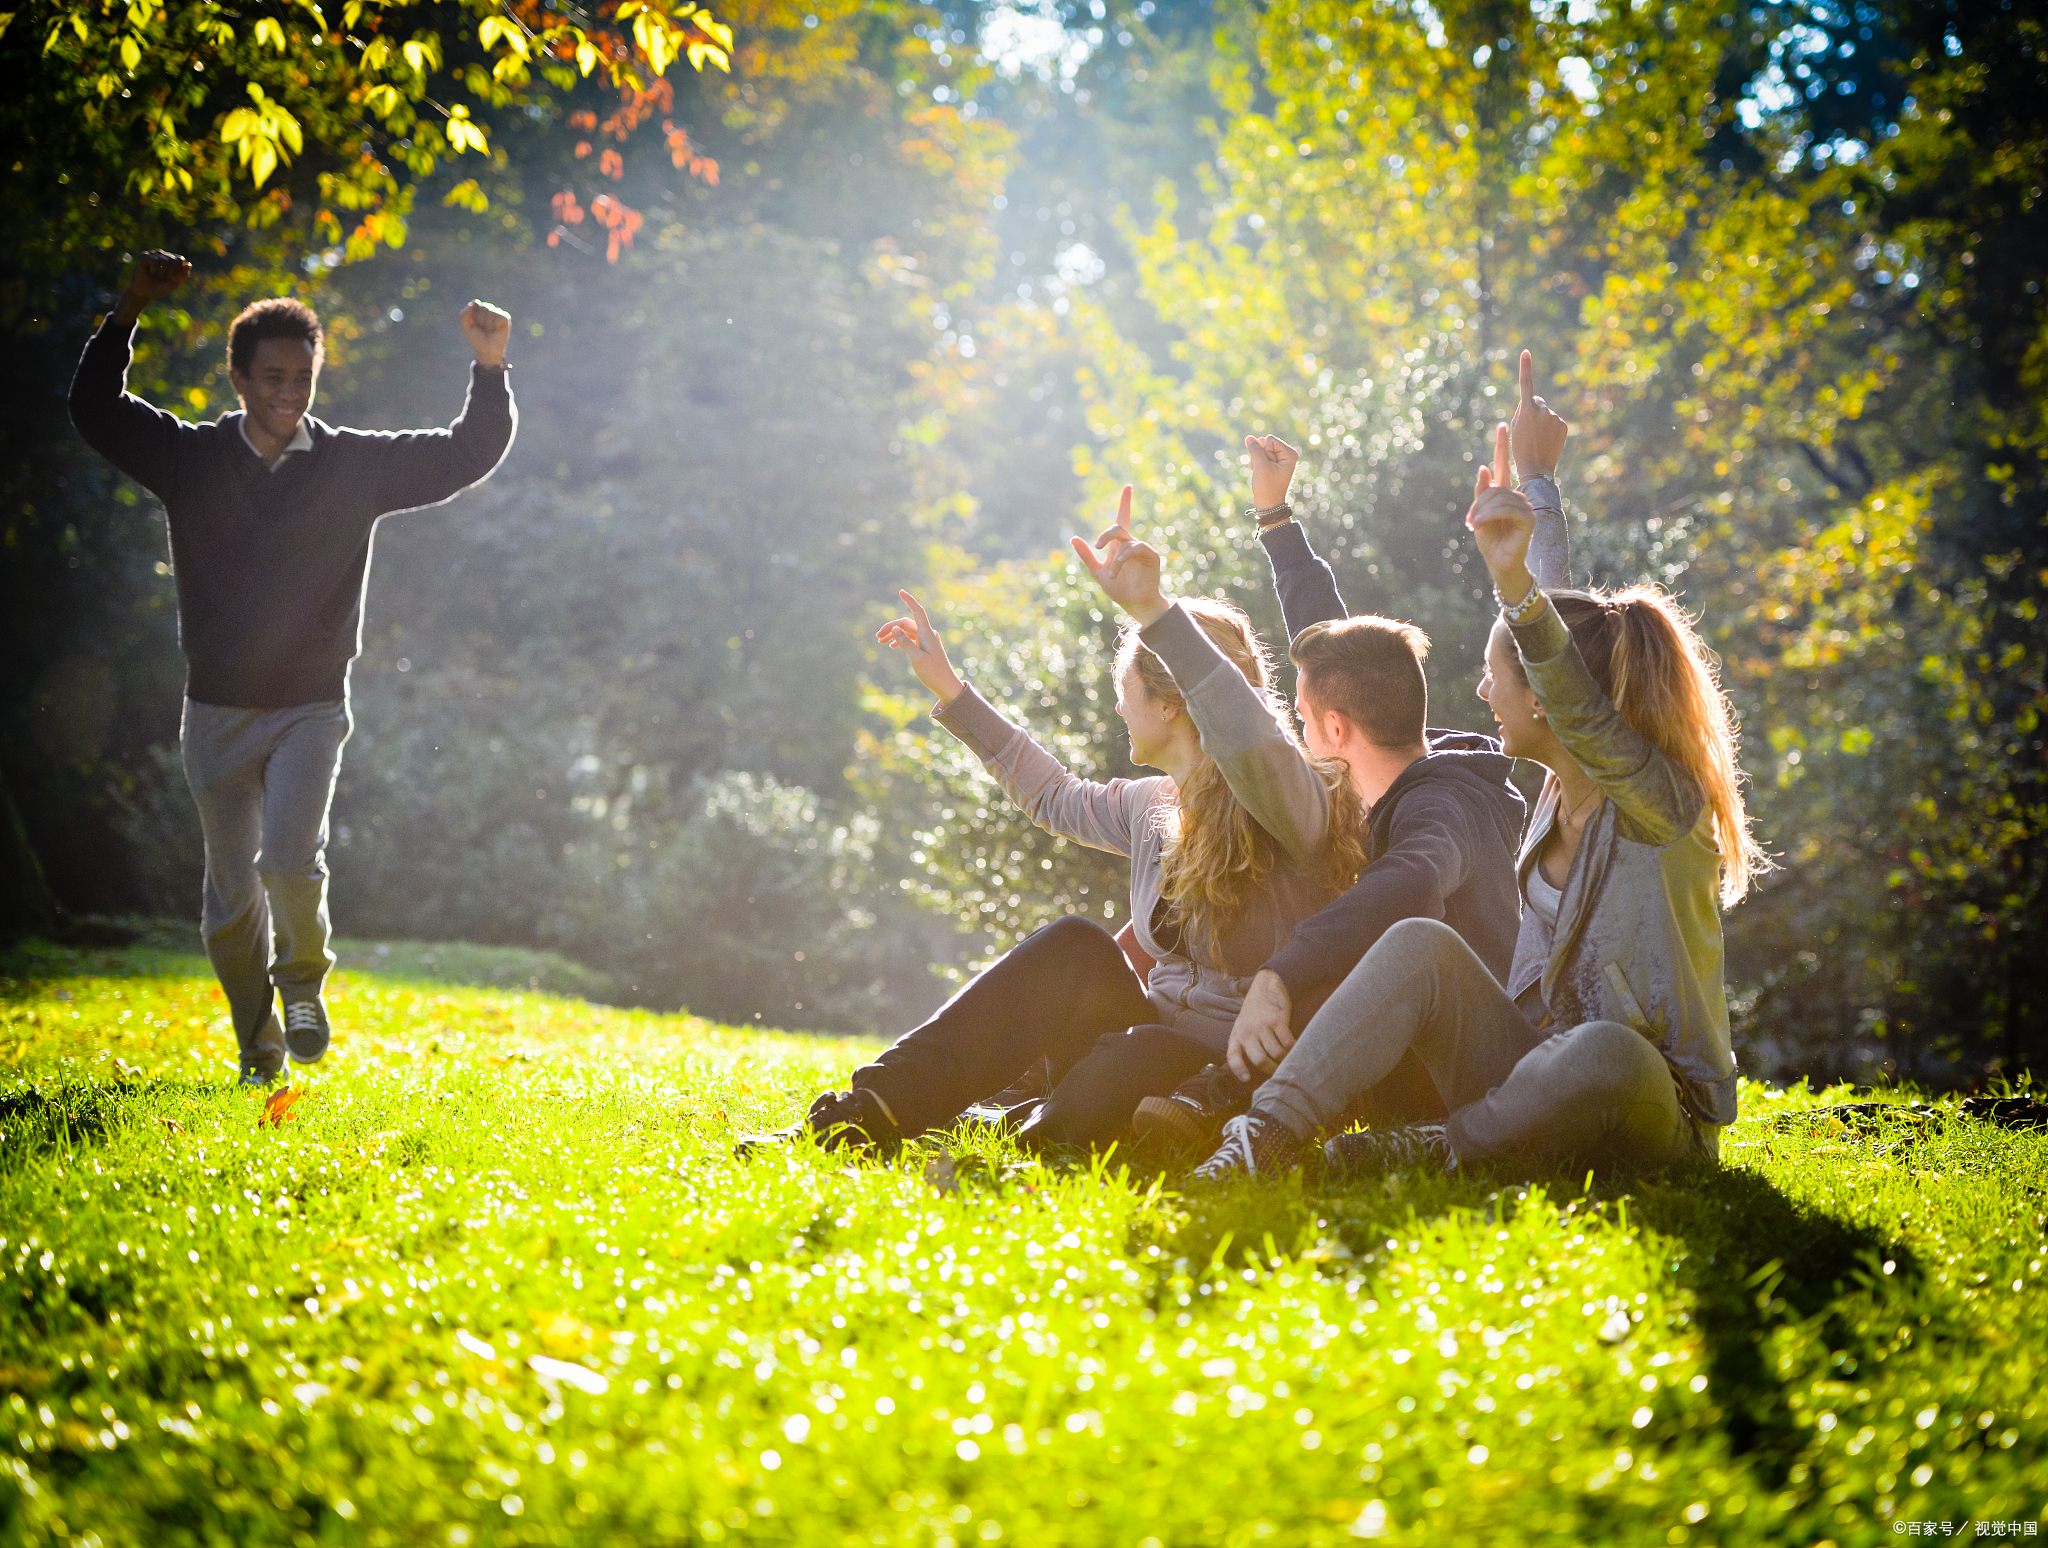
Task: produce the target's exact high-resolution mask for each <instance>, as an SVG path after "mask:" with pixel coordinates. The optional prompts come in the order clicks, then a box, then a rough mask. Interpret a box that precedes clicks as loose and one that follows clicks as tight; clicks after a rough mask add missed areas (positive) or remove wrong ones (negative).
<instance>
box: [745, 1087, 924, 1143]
mask: <svg viewBox="0 0 2048 1548" xmlns="http://www.w3.org/2000/svg"><path fill="white" fill-rule="evenodd" d="M806 1136H808V1137H809V1138H810V1139H812V1140H813V1141H815V1142H816V1143H817V1145H818V1148H819V1149H821V1150H865V1151H882V1152H889V1151H893V1150H894V1149H895V1148H896V1147H897V1145H899V1144H900V1143H902V1140H903V1135H902V1132H901V1131H900V1130H899V1129H897V1127H896V1121H895V1119H893V1118H891V1117H890V1116H889V1109H888V1108H887V1107H886V1106H884V1105H883V1103H882V1099H881V1098H880V1097H878V1096H876V1095H875V1094H874V1092H872V1091H869V1090H868V1089H867V1088H866V1087H864V1086H855V1087H854V1088H853V1089H852V1090H851V1091H827V1092H826V1093H824V1094H823V1095H822V1096H820V1097H819V1098H818V1099H817V1100H816V1101H814V1102H812V1103H811V1106H810V1111H808V1112H807V1113H805V1114H804V1115H803V1117H802V1118H801V1119H799V1120H798V1121H797V1122H795V1123H793V1124H791V1125H790V1126H789V1127H788V1128H786V1129H776V1130H774V1131H773V1132H771V1133H768V1134H749V1135H747V1136H746V1137H745V1138H743V1139H742V1140H740V1142H739V1143H738V1144H736V1145H734V1146H733V1154H734V1155H736V1156H740V1157H742V1158H744V1157H746V1156H748V1155H751V1154H752V1153H753V1152H754V1151H756V1150H758V1149H760V1148H761V1147H763V1146H765V1145H791V1144H794V1143H795V1142H796V1141H798V1140H800V1139H803V1138H805V1137H806Z"/></svg>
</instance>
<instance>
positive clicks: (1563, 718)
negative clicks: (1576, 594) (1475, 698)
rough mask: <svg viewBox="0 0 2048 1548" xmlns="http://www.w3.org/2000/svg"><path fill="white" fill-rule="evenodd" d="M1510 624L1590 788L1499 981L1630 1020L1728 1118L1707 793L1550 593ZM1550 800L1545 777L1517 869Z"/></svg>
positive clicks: (1717, 868)
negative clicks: (1548, 918)
mask: <svg viewBox="0 0 2048 1548" xmlns="http://www.w3.org/2000/svg"><path fill="white" fill-rule="evenodd" d="M1514 635H1515V645H1516V648H1517V649H1519V650H1520V651H1521V654H1522V666H1523V669H1524V670H1525V671H1527V672H1528V674H1529V685H1530V686H1531V687H1532V688H1534V689H1535V690H1536V697H1537V698H1538V699H1540V700H1541V701H1542V704H1543V711H1544V713H1545V714H1546V715H1547V716H1549V718H1550V723H1551V725H1552V726H1553V727H1554V728H1555V729H1556V731H1557V735H1558V739H1559V740H1560V741H1562V742H1563V743H1564V745H1565V746H1566V747H1568V748H1569V749H1570V750H1571V754H1572V756H1573V757H1574V758H1576V759H1578V761H1579V766H1580V767H1581V768H1583V769H1584V770H1585V771H1586V772H1587V773H1588V774H1590V775H1591V776H1592V777H1593V782H1594V783H1595V784H1596V785H1598V786H1599V787H1600V794H1601V800H1600V804H1599V806H1598V807H1597V808H1596V809H1595V810H1594V812H1593V814H1592V815H1591V816H1590V817H1589V818H1587V820H1586V830H1585V832H1584V833H1583V834H1582V835H1580V838H1579V847H1578V852H1577V853H1576V854H1574V855H1573V856H1572V863H1571V869H1570V870H1569V871H1568V872H1567V873H1566V874H1565V882H1564V891H1563V895H1562V896H1561V897H1560V898H1559V900H1558V909H1557V928H1556V930H1555V931H1554V932H1553V931H1546V930H1545V929H1544V928H1543V927H1542V922H1541V919H1540V917H1539V916H1538V915H1537V914H1536V912H1535V911H1534V910H1533V909H1532V910H1530V912H1529V913H1528V914H1527V915H1526V916H1524V918H1523V920H1522V934H1521V939H1520V940H1519V941H1518V942H1517V944H1516V948H1515V959H1514V966H1513V968H1512V970H1511V971H1510V973H1509V976H1508V978H1507V979H1506V983H1507V989H1508V993H1509V994H1511V995H1513V996H1515V998H1516V1001H1517V1003H1518V1004H1520V1005H1521V1006H1522V1008H1523V1010H1524V1012H1525V1013H1526V1014H1529V1015H1530V1018H1531V1019H1532V1020H1536V1019H1539V1018H1540V1016H1541V1015H1542V1013H1543V1012H1544V1011H1546V1010H1547V1011H1548V1013H1549V1015H1550V1017H1551V1019H1552V1020H1553V1021H1554V1022H1555V1023H1556V1025H1558V1026H1559V1027H1572V1026H1578V1025H1580V1024H1581V1023H1584V1022H1588V1021H1618V1022H1620V1023H1622V1024H1623V1025H1624V1026H1629V1027H1634V1028H1635V1029H1636V1031H1638V1032H1640V1033H1641V1034H1642V1035H1643V1036H1644V1037H1646V1038H1648V1039H1649V1040H1650V1041H1651V1042H1653V1043H1655V1044H1656V1045H1657V1050H1658V1052H1660V1053H1661V1054H1663V1055H1664V1062H1665V1063H1666V1064H1668V1065H1670V1067H1671V1072H1672V1075H1673V1077H1674V1078H1675V1079H1676V1080H1677V1082H1678V1089H1679V1092H1680V1095H1681V1097H1682V1099H1683V1102H1684V1105H1685V1108H1686V1110H1687V1111H1688V1112H1689V1113H1691V1114H1692V1116H1693V1117H1694V1118H1696V1119H1698V1120H1699V1121H1700V1122H1702V1123H1705V1124H1712V1125H1720V1124H1728V1123H1733V1122H1734V1121H1735V1098H1736V1080H1735V1053H1734V1050H1733V1048H1732V1047H1731V1046H1730V1044H1729V1037H1728V991H1727V985H1726V982H1725V980H1724V979H1723V976H1722V973H1723V968H1724V965H1725V954H1724V949H1723V945H1722V937H1721V896H1720V893H1721V851H1720V849H1719V848H1718V847H1717V846H1716V844H1715V842H1714V829H1713V815H1712V813H1711V811H1709V809H1708V807H1707V802H1706V797H1705V794H1704V793H1703V792H1702V791H1701V790H1700V788H1699V786H1698V785H1697V784H1696V783H1695V782H1694V781H1693V780H1692V778H1691V777H1690V776H1689V775H1687V774H1686V772H1685V771H1684V770H1683V769H1681V768H1679V767H1678V765H1676V764H1674V763H1673V762H1672V761H1671V760H1670V759H1669V758H1667V757H1665V756H1664V754H1663V753H1661V752H1659V751H1658V750H1657V749H1656V748H1655V747H1654V746H1652V745H1651V744H1650V742H1649V741H1647V740H1646V739H1645V738H1644V737H1643V736H1642V735H1641V734H1640V733H1639V732H1637V731H1636V730H1635V728H1634V727H1632V726H1630V725H1629V723H1628V722H1627V721H1625V720H1623V719H1622V718H1621V714H1620V712H1619V711H1618V710H1616V709H1615V707H1614V701H1613V700H1611V699H1609V698H1608V697H1607V695H1606V694H1605V693H1604V692H1602V691H1601V688H1600V684H1599V683H1598V682H1597V681H1596V680H1595V678H1594V677H1593V674H1592V672H1591V671H1589V670H1588V669H1587V667H1586V663H1585V659H1584V658H1583V657H1582V656H1580V654H1579V647H1578V645H1577V644H1576V643H1575V642H1574V641H1573V639H1572V635H1571V631H1570V630H1569V629H1567V628H1566V627H1565V625H1564V621H1563V620H1562V619H1560V618H1559V617H1558V616H1557V609H1556V608H1555V607H1545V608H1544V609H1543V611H1542V612H1540V613H1538V614H1537V615H1536V616H1535V617H1534V618H1533V619H1531V620H1530V621H1529V622H1528V623H1526V624H1518V625H1515V626H1514ZM1557 802H1558V797H1557V783H1556V781H1555V780H1552V781H1551V782H1550V784H1549V786H1548V788H1546V790H1545V791H1544V793H1543V795H1542V797H1541V798H1540V799H1539V800H1538V801H1537V804H1536V817H1535V820H1534V821H1533V822H1532V823H1530V825H1529V836H1528V838H1527V840H1526V841H1525V842H1524V844H1523V846H1522V854H1521V858H1520V860H1519V861H1518V862H1517V867H1516V874H1517V875H1518V876H1526V875H1527V874H1528V872H1529V869H1530V868H1531V867H1532V866H1534V865H1535V864H1536V857H1537V856H1538V855H1539V854H1540V853H1542V850H1543V844H1544V841H1545V840H1546V839H1547V838H1549V836H1550V830H1551V828H1552V826H1553V825H1554V824H1555V823H1556V821H1557ZM1538 997H1540V999H1541V1004H1540V1005H1539V1004H1537V1003H1536V1000H1537V998H1538ZM1709 1142H1710V1143H1717V1142H1715V1141H1712V1140H1710V1141H1709Z"/></svg>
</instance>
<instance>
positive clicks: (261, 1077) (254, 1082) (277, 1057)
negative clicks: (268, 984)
mask: <svg viewBox="0 0 2048 1548" xmlns="http://www.w3.org/2000/svg"><path fill="white" fill-rule="evenodd" d="M284 1059H285V1041H284V1023H283V1022H281V1021H279V1020H278V1019H277V1012H276V1011H274V1010H273V1011H272V1012H271V1013H270V1019H269V1020H268V1021H266V1022H264V1023H263V1030H262V1031H261V1032H258V1033H257V1034H256V1038H255V1041H254V1042H253V1043H251V1045H250V1046H249V1047H247V1048H244V1049H243V1050H242V1056H241V1065H242V1084H243V1085H245V1086H268V1085H270V1084H271V1083H272V1082H274V1081H276V1080H278V1079H279V1078H280V1077H282V1076H283V1074H284Z"/></svg>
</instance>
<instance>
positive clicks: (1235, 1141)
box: [1194, 1113, 1301, 1183]
mask: <svg viewBox="0 0 2048 1548" xmlns="http://www.w3.org/2000/svg"><path fill="white" fill-rule="evenodd" d="M1300 1163H1301V1141H1300V1140H1298V1139H1296V1138H1295V1136H1294V1131H1293V1130H1291V1129H1289V1128H1288V1127H1287V1125H1286V1124H1284V1123H1282V1122H1281V1121H1280V1120H1279V1119H1277V1118H1264V1117H1261V1116H1260V1115H1259V1114H1257V1113H1243V1114H1240V1115H1239V1116H1238V1117H1235V1118H1232V1119H1231V1120H1230V1121H1229V1122H1228V1123H1226V1124H1224V1125H1223V1143H1222V1144H1221V1145H1219V1146H1217V1147H1216V1154H1214V1155H1213V1156H1211V1157H1210V1158H1209V1159H1208V1160H1206V1161H1204V1162H1203V1163H1202V1164H1201V1165H1200V1166H1198V1167H1196V1168H1195V1171H1194V1178H1195V1181H1197V1182H1204V1183H1224V1182H1230V1181H1232V1180H1233V1179H1235V1178H1239V1177H1276V1176H1278V1175H1279V1174H1280V1173H1282V1172H1289V1171H1292V1170H1293V1169H1294V1168H1295V1167H1296V1166H1298V1165H1300Z"/></svg>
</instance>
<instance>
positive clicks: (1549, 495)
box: [1522, 476, 1572, 591]
mask: <svg viewBox="0 0 2048 1548" xmlns="http://www.w3.org/2000/svg"><path fill="white" fill-rule="evenodd" d="M1522 493H1523V494H1525V495H1527V496H1528V497H1529V503H1530V504H1531V505H1532V506H1534V507H1535V508H1536V530H1535V531H1534V532H1533V533H1531V534H1530V536H1529V573H1530V574H1531V575H1533V576H1535V577H1536V584H1537V585H1539V586H1541V587H1542V588H1543V589H1544V590H1545V591H1557V590H1559V589H1561V588H1562V587H1565V586H1569V585H1570V584H1571V583H1572V532H1571V525H1570V523H1568V522H1567V521H1566V520H1565V517H1564V497H1563V495H1562V494H1560V493H1559V492H1558V487H1557V480H1556V479H1554V478H1543V477H1540V476H1539V477H1536V478H1525V479H1523V480H1522Z"/></svg>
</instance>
